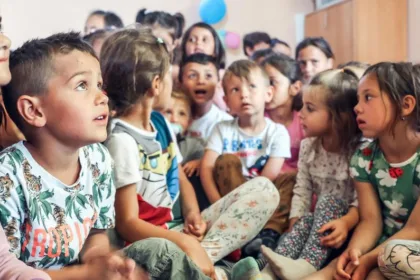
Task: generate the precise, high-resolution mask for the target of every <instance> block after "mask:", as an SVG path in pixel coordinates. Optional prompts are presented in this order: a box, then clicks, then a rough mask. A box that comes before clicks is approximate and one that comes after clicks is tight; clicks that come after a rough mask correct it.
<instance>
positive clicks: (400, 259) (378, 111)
mask: <svg viewBox="0 0 420 280" xmlns="http://www.w3.org/2000/svg"><path fill="white" fill-rule="evenodd" d="M419 89H420V66H419V65H412V64H411V63H379V64H376V65H373V66H371V67H370V68H368V69H367V70H366V73H365V74H364V76H363V78H362V79H361V81H360V84H359V89H358V97H359V103H358V104H357V106H356V107H355V112H356V114H357V122H358V125H359V127H360V129H361V130H362V132H363V136H365V137H367V138H372V139H375V140H374V141H373V142H371V143H367V144H365V145H362V146H361V147H360V149H359V150H358V151H357V152H356V153H355V155H354V156H353V158H352V160H351V163H350V166H351V168H350V173H351V176H352V177H353V179H354V182H355V188H356V191H357V194H358V199H359V212H360V222H359V224H358V226H357V227H356V229H355V232H354V234H353V236H352V239H351V241H350V243H349V245H348V248H347V249H346V251H345V252H344V253H343V254H342V255H341V256H340V257H339V259H338V263H337V264H336V267H335V269H334V268H333V269H331V267H330V268H326V269H325V271H323V272H320V273H319V275H318V276H319V277H318V276H316V277H315V276H314V277H313V278H310V279H331V277H332V276H333V275H334V274H335V278H336V279H356V280H359V279H375V280H376V279H419V277H420V265H419V264H420V262H419V256H420V242H419V241H418V240H420V231H419V227H420V204H419V203H418V196H419V193H420V192H419V190H420V189H419V185H420V153H419V152H420V149H419V148H420V137H419V128H420V118H419V113H420V111H419V110H420V108H419V101H420V99H419V98H420V96H419V94H420V92H419ZM409 240H413V241H409ZM414 240H417V241H414Z"/></svg>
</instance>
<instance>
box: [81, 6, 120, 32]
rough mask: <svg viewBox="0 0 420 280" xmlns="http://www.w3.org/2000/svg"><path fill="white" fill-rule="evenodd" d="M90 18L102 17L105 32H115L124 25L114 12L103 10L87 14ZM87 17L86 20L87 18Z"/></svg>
mask: <svg viewBox="0 0 420 280" xmlns="http://www.w3.org/2000/svg"><path fill="white" fill-rule="evenodd" d="M91 16H103V17H104V23H105V28H104V29H105V30H115V29H119V28H123V27H124V23H123V21H122V20H121V18H120V17H119V16H117V14H115V13H114V12H105V11H103V10H96V11H93V12H91V13H90V14H89V17H91ZM89 17H88V18H89Z"/></svg>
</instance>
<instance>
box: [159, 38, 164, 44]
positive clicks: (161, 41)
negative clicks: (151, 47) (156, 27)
mask: <svg viewBox="0 0 420 280" xmlns="http://www.w3.org/2000/svg"><path fill="white" fill-rule="evenodd" d="M157 41H158V43H159V44H165V42H163V40H162V38H160V37H157Z"/></svg>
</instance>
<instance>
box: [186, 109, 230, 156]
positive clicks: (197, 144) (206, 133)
mask: <svg viewBox="0 0 420 280" xmlns="http://www.w3.org/2000/svg"><path fill="white" fill-rule="evenodd" d="M232 119H233V117H232V116H231V115H229V114H228V113H226V112H224V111H222V110H220V109H219V108H218V107H217V106H216V105H214V104H213V105H212V106H211V108H210V111H208V112H207V113H206V114H205V115H204V116H202V117H201V118H199V119H196V120H193V122H192V123H191V125H190V127H189V128H188V131H187V134H186V139H189V140H190V141H191V143H194V145H183V147H182V148H181V153H182V156H183V157H184V158H185V162H184V163H186V162H188V161H190V160H193V159H198V158H197V155H201V156H202V154H203V153H204V149H205V147H206V143H207V140H208V139H209V137H210V134H211V132H212V130H213V128H214V126H215V125H216V124H217V123H219V122H221V121H228V120H232ZM194 140H196V141H194ZM199 158H201V157H199Z"/></svg>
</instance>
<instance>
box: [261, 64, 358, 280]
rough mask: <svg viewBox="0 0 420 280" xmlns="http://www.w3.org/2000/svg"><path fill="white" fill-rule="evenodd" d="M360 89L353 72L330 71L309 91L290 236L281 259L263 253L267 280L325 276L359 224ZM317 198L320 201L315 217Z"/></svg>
mask: <svg viewBox="0 0 420 280" xmlns="http://www.w3.org/2000/svg"><path fill="white" fill-rule="evenodd" d="M357 84H358V78H357V76H356V75H355V74H354V73H353V72H352V71H351V70H349V69H346V68H345V69H341V70H327V71H325V72H322V73H320V74H318V75H316V76H315V77H314V78H313V79H312V81H311V83H310V85H309V86H308V87H307V88H305V89H304V91H303V108H302V110H301V112H300V117H301V123H302V126H303V130H304V133H305V136H306V137H307V138H306V139H304V140H303V141H302V142H301V148H300V154H299V162H298V174H297V178H296V185H295V187H294V190H293V193H294V195H293V199H292V204H291V210H290V227H289V230H290V232H289V233H288V234H286V235H285V237H284V238H282V239H281V240H280V242H279V244H278V246H277V249H276V250H275V253H274V252H273V251H271V249H268V248H267V247H264V246H263V247H262V253H263V255H264V257H265V259H266V261H267V262H268V264H269V265H268V266H266V267H265V269H264V270H263V272H262V273H263V275H264V277H265V278H264V279H276V278H275V276H277V277H279V278H281V279H302V278H303V277H305V276H307V275H309V274H311V273H313V272H315V271H317V270H319V269H320V268H321V267H322V266H323V265H324V264H325V262H326V261H327V260H328V258H329V256H330V254H331V252H332V250H333V248H339V247H341V246H342V245H343V243H344V242H345V241H346V239H347V235H348V232H349V231H350V230H351V229H352V228H353V227H355V226H356V224H357V222H358V218H359V217H358V213H357V199H356V196H355V191H354V188H353V184H352V180H351V178H350V175H349V172H348V170H349V161H350V157H351V155H352V154H353V153H354V151H355V150H356V148H357V147H358V145H359V144H360V143H359V142H360V139H361V131H360V130H359V129H358V127H357V123H356V116H355V113H354V110H353V108H354V106H355V105H356V104H357ZM314 194H316V196H317V197H318V201H317V203H316V207H315V211H314V213H311V212H310V209H311V204H312V197H313V195H314ZM274 274H275V275H274Z"/></svg>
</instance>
